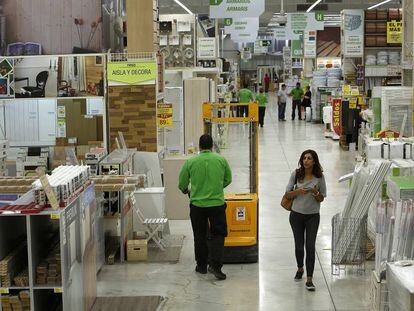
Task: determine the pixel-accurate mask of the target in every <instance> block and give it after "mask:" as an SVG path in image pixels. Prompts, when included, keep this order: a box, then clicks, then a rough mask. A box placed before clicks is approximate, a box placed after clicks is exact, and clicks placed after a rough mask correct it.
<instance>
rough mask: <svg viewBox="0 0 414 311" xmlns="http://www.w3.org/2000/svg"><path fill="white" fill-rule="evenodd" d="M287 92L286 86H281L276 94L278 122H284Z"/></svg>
mask: <svg viewBox="0 0 414 311" xmlns="http://www.w3.org/2000/svg"><path fill="white" fill-rule="evenodd" d="M287 97H288V95H287V92H286V84H282V87H281V89H280V90H279V92H277V106H278V112H279V121H286V119H285V112H286V102H287Z"/></svg>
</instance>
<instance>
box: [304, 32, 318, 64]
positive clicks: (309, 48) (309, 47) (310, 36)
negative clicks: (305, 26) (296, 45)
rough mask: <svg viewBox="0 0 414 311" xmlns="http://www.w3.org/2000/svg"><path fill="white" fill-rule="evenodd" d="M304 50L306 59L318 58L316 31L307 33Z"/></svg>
mask: <svg viewBox="0 0 414 311" xmlns="http://www.w3.org/2000/svg"><path fill="white" fill-rule="evenodd" d="M303 49H304V51H303V57H304V58H316V31H305V34H304V36H303Z"/></svg>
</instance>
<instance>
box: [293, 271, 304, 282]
mask: <svg viewBox="0 0 414 311" xmlns="http://www.w3.org/2000/svg"><path fill="white" fill-rule="evenodd" d="M302 276H303V271H299V270H298V271H297V272H296V275H295V277H294V280H295V282H299V281H300V280H302Z"/></svg>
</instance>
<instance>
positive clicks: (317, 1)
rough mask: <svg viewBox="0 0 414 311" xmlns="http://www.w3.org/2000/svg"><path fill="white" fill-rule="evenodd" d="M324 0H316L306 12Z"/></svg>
mask: <svg viewBox="0 0 414 311" xmlns="http://www.w3.org/2000/svg"><path fill="white" fill-rule="evenodd" d="M390 1H391V0H390ZM321 2H322V0H316V1H315V3H314V4H312V5H311V6H310V7H309V9H307V10H306V12H307V13H309V12H310V11H312V10H313V8H314V7H315V6H317V5H318V4H319V3H321Z"/></svg>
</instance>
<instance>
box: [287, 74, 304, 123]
mask: <svg viewBox="0 0 414 311" xmlns="http://www.w3.org/2000/svg"><path fill="white" fill-rule="evenodd" d="M303 95H304V93H303V90H302V88H301V87H300V83H299V82H298V83H296V87H295V88H294V89H293V90H292V91H290V94H289V96H292V120H295V110H296V108H298V118H299V120H302V116H301V113H300V107H301V105H302V98H303Z"/></svg>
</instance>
